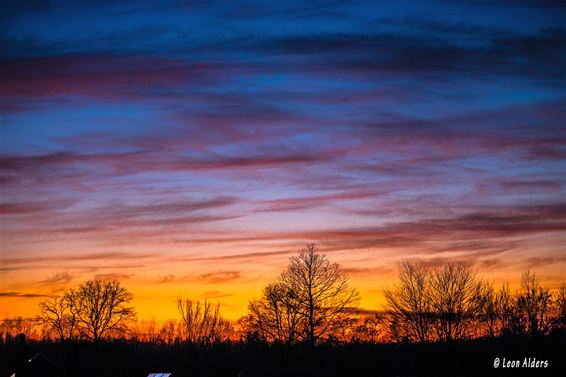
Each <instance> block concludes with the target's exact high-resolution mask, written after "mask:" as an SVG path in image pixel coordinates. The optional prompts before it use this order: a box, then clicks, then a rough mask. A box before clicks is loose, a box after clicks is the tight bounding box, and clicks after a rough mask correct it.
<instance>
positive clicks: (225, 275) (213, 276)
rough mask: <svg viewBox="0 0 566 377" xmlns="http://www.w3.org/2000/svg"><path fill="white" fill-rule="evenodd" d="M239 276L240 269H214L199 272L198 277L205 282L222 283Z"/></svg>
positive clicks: (237, 278) (236, 278)
mask: <svg viewBox="0 0 566 377" xmlns="http://www.w3.org/2000/svg"><path fill="white" fill-rule="evenodd" d="M240 277H241V272H240V271H232V270H231V271H216V272H209V273H206V274H201V275H199V276H198V279H199V280H201V281H203V282H204V283H207V284H222V283H228V282H231V281H235V280H239V279H240Z"/></svg>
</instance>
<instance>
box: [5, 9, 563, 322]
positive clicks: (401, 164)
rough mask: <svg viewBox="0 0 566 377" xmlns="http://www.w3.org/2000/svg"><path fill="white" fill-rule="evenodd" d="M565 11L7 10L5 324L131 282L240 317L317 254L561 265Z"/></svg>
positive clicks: (500, 272) (160, 310)
mask: <svg viewBox="0 0 566 377" xmlns="http://www.w3.org/2000/svg"><path fill="white" fill-rule="evenodd" d="M565 16H566V9H565V8H564V5H563V2H561V1H536V0H532V1H531V0H495V1H481V0H477V1H458V2H455V1H447V0H446V1H428V2H423V1H406V0H397V1H394V2H391V1H383V2H379V1H377V2H376V1H359V2H358V1H356V2H354V1H324V2H322V1H309V2H304V1H256V2H254V1H249V2H248V1H244V2H241V1H229V2H228V1H225V2H220V1H198V0H195V1H168V0H167V1H166V0H163V1H152V2H138V3H136V2H130V1H122V2H104V1H70V0H65V1H40V0H38V1H27V2H21V1H15V0H11V1H4V2H2V5H1V9H0V25H1V31H2V34H1V38H0V43H1V74H0V77H1V79H0V82H1V84H0V85H1V86H0V110H1V112H0V116H1V117H0V173H1V175H0V215H1V218H0V317H11V316H16V315H22V316H27V315H34V314H36V313H37V311H38V309H37V304H38V302H39V301H41V300H43V299H45V298H46V297H48V296H50V295H54V294H60V293H61V292H62V291H63V290H64V289H66V288H69V287H73V286H76V285H78V284H80V283H82V282H84V281H86V280H89V279H102V280H104V279H118V280H120V281H121V282H122V284H123V285H124V286H125V287H126V288H128V289H129V290H130V291H131V292H132V293H133V294H134V296H135V299H134V305H135V306H136V309H137V311H138V317H139V318H141V319H152V318H155V319H156V320H158V321H163V320H165V319H168V318H177V314H176V303H175V301H176V299H177V298H178V297H189V298H192V299H193V300H202V299H205V298H206V299H207V300H209V301H211V302H217V303H220V305H221V311H222V313H223V314H224V316H226V317H228V318H230V319H236V318H238V317H239V316H241V315H243V314H245V312H246V310H247V309H246V308H247V302H248V300H249V299H250V298H253V297H258V296H259V295H260V294H261V289H262V287H263V286H264V285H265V284H267V283H268V282H269V281H271V280H273V279H274V278H276V277H277V275H278V274H279V273H280V272H281V271H282V270H283V269H284V268H285V266H286V264H287V261H288V258H289V257H290V256H292V255H293V254H295V253H296V252H297V250H298V249H300V248H301V247H302V246H304V245H305V244H306V243H307V242H315V243H316V244H317V246H318V247H319V249H320V250H321V251H323V252H324V253H326V254H327V256H328V258H329V259H330V260H331V261H332V262H336V263H339V264H340V266H341V267H342V270H343V271H344V272H345V273H346V274H348V276H350V283H351V285H352V286H354V287H356V288H358V290H359V291H360V294H361V297H362V300H361V304H360V305H361V307H363V308H365V309H368V310H375V309H379V308H380V307H381V304H382V303H383V296H382V290H383V289H384V288H385V287H387V286H390V285H391V284H393V283H394V282H395V279H396V273H397V272H396V266H397V263H398V262H399V261H401V260H403V259H410V260H418V261H425V262H427V263H430V264H432V265H434V264H439V263H443V262H446V261H464V262H469V263H471V264H472V265H473V266H474V268H476V269H477V270H478V271H479V274H480V276H481V277H482V278H485V279H488V280H490V281H493V282H494V283H496V284H501V283H502V282H505V281H509V282H510V283H511V284H512V285H513V284H517V282H518V280H519V278H520V274H521V271H523V270H524V269H526V268H530V269H532V270H533V271H535V272H536V273H537V275H538V276H539V277H540V279H541V280H542V281H543V283H545V284H546V285H547V286H548V287H550V288H556V287H557V286H559V285H560V284H561V283H563V282H564V280H565V276H566V271H565V269H566V268H565V267H566V191H565V187H566V176H565V172H566V164H565V161H566V160H565V158H566V127H565V126H566V125H565V119H566V106H565V104H566V103H565V93H564V88H565V84H566V82H565V81H566V80H565V68H564V67H566V43H565V41H566V39H565V36H566V31H565V29H564V20H565V19H566V17H565Z"/></svg>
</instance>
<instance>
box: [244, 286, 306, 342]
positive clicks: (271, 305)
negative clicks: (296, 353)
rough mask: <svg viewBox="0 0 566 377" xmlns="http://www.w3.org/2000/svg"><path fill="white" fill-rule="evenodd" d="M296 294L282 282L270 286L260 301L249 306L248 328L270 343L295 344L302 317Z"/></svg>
mask: <svg viewBox="0 0 566 377" xmlns="http://www.w3.org/2000/svg"><path fill="white" fill-rule="evenodd" d="M298 305H299V302H298V297H297V295H296V293H295V292H293V291H291V290H289V289H288V287H287V286H286V285H284V284H282V283H280V282H275V283H271V284H268V285H267V286H266V287H265V288H264V289H263V296H262V298H261V299H259V300H252V301H250V303H249V305H248V310H249V315H248V318H247V320H248V326H250V329H252V330H255V331H257V332H259V334H260V336H261V337H262V338H263V339H265V340H269V341H279V342H283V343H287V344H291V343H293V342H295V340H296V339H297V336H298V332H299V325H300V319H301V318H300V315H299V312H298V310H297V307H298Z"/></svg>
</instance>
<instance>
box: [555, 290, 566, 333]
mask: <svg viewBox="0 0 566 377" xmlns="http://www.w3.org/2000/svg"><path fill="white" fill-rule="evenodd" d="M554 303H555V308H556V316H555V321H554V325H555V327H556V328H559V329H562V328H564V327H566V285H564V284H562V285H561V286H560V288H559V289H558V291H557V292H556V299H555V300H554Z"/></svg>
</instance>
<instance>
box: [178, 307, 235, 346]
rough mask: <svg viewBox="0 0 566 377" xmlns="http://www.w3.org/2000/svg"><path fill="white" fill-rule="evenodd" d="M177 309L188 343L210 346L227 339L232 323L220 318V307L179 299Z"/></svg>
mask: <svg viewBox="0 0 566 377" xmlns="http://www.w3.org/2000/svg"><path fill="white" fill-rule="evenodd" d="M177 309H178V311H179V314H181V319H182V321H183V324H184V330H185V331H184V336H185V339H186V341H187V342H188V343H190V344H198V345H201V346H209V345H211V344H213V343H215V342H219V341H222V340H224V339H225V338H226V336H227V333H228V330H229V327H230V323H229V322H228V321H226V320H225V319H223V318H222V317H221V316H220V305H216V306H213V305H212V304H210V303H209V302H207V301H206V300H205V301H204V303H203V304H201V302H200V301H197V302H193V301H191V300H189V299H186V300H183V299H181V298H179V299H178V300H177Z"/></svg>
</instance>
